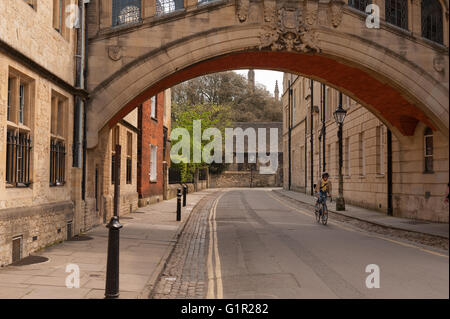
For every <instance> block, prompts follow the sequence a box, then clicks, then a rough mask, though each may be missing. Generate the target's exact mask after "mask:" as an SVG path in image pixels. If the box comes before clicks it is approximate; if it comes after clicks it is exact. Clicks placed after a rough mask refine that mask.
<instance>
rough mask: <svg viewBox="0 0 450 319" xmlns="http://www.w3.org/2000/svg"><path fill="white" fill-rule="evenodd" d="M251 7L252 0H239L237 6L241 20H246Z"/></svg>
mask: <svg viewBox="0 0 450 319" xmlns="http://www.w3.org/2000/svg"><path fill="white" fill-rule="evenodd" d="M249 7H250V0H239V1H238V6H237V16H238V18H239V21H241V22H245V21H246V20H247V17H248V10H249Z"/></svg>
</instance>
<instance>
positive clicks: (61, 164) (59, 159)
mask: <svg viewBox="0 0 450 319" xmlns="http://www.w3.org/2000/svg"><path fill="white" fill-rule="evenodd" d="M65 182H66V146H65V144H64V142H63V141H59V140H56V139H52V140H51V141H50V186H60V185H64V183H65Z"/></svg>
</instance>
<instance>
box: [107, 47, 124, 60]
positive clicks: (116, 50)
mask: <svg viewBox="0 0 450 319" xmlns="http://www.w3.org/2000/svg"><path fill="white" fill-rule="evenodd" d="M108 56H109V58H110V59H111V60H113V61H119V60H120V59H121V58H122V50H121V48H120V47H119V46H114V45H112V46H110V47H108Z"/></svg>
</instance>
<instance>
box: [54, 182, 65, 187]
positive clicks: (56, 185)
mask: <svg viewBox="0 0 450 319" xmlns="http://www.w3.org/2000/svg"><path fill="white" fill-rule="evenodd" d="M65 185H66V182H57V183H54V184H52V183H50V187H62V186H65Z"/></svg>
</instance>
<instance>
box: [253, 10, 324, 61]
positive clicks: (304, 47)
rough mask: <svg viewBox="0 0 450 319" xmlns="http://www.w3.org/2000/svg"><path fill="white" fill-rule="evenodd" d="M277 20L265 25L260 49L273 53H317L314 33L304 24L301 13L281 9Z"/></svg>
mask: <svg viewBox="0 0 450 319" xmlns="http://www.w3.org/2000/svg"><path fill="white" fill-rule="evenodd" d="M276 16H277V18H276V19H274V20H273V21H271V22H269V23H268V24H266V26H265V27H264V30H265V31H264V32H263V33H262V34H261V45H260V49H263V48H270V49H272V50H274V51H280V50H287V51H299V52H305V53H306V52H318V51H320V48H319V47H318V41H317V37H316V35H315V33H314V32H313V31H312V30H310V28H309V27H308V26H307V25H306V24H305V22H304V19H303V16H302V11H301V10H300V9H298V8H281V9H279V10H278V11H277V15H276Z"/></svg>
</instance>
